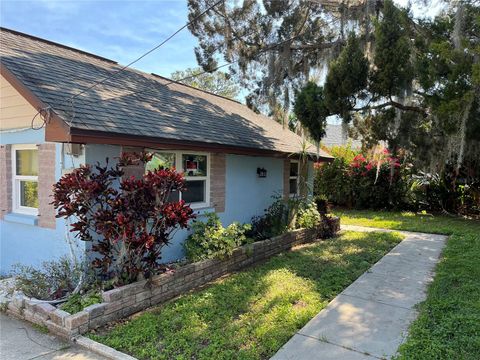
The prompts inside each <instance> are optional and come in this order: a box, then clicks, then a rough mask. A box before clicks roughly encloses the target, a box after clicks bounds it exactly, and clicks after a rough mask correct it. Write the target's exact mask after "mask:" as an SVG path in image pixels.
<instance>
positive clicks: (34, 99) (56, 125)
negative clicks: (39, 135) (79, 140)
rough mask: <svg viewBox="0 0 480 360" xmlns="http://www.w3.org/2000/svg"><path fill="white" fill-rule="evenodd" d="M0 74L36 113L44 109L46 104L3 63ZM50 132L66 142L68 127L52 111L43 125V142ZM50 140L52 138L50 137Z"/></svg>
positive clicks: (0, 66)
mask: <svg viewBox="0 0 480 360" xmlns="http://www.w3.org/2000/svg"><path fill="white" fill-rule="evenodd" d="M0 74H1V75H2V76H3V77H4V78H5V80H7V81H8V83H9V84H10V85H12V87H13V88H14V89H15V90H17V91H18V92H19V94H20V95H21V96H22V97H23V98H24V99H25V100H26V101H27V102H28V103H29V104H30V105H31V106H32V107H33V108H34V109H35V110H37V111H40V110H41V109H45V108H47V107H48V104H46V103H44V102H43V101H42V100H40V98H39V97H38V96H37V95H35V94H34V93H33V92H32V91H31V90H30V89H29V88H28V87H26V86H25V85H24V84H23V83H22V82H21V81H20V80H19V79H18V78H17V77H16V76H15V75H14V74H13V73H12V72H11V71H10V70H9V69H8V68H7V67H6V66H5V65H4V64H3V63H1V62H0ZM52 130H53V131H54V132H55V133H56V134H57V136H60V137H61V138H62V140H63V142H68V126H67V124H66V123H65V121H64V120H63V119H62V118H61V117H60V116H58V115H57V114H56V113H55V112H54V111H53V110H52V111H51V112H50V118H49V122H48V123H46V124H45V140H46V141H57V140H49V139H48V137H49V136H48V134H49V132H50V133H51V132H52ZM50 137H51V138H52V136H50Z"/></svg>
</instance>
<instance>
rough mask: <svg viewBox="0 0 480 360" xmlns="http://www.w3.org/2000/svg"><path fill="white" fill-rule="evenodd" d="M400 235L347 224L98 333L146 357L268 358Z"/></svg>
mask: <svg viewBox="0 0 480 360" xmlns="http://www.w3.org/2000/svg"><path fill="white" fill-rule="evenodd" d="M400 240H401V238H400V236H399V235H398V234H392V233H355V232H347V233H344V234H342V235H341V236H340V237H338V238H335V239H331V240H326V241H322V242H319V243H315V244H310V245H305V246H303V247H301V248H298V249H296V250H294V251H291V252H286V253H282V254H279V255H277V256H275V257H273V258H271V259H270V260H268V261H267V262H265V263H263V264H261V265H258V266H255V267H252V268H250V269H248V270H245V271H243V272H239V273H236V274H233V275H231V276H230V277H227V278H225V279H222V280H219V281H217V282H215V283H213V284H212V285H211V286H209V287H207V288H205V289H203V290H201V291H197V292H192V293H189V294H187V295H184V296H182V297H180V298H178V299H176V300H175V301H172V302H170V303H167V304H164V305H163V306H160V307H157V308H154V309H151V310H150V311H148V312H145V313H143V314H141V315H140V316H138V317H137V318H135V319H133V320H132V321H130V322H129V323H127V324H125V325H121V326H118V327H116V328H114V329H113V330H111V331H110V332H109V333H107V334H105V335H102V336H93V337H94V338H95V339H96V340H98V341H100V342H103V343H105V344H107V345H109V346H112V347H115V348H117V349H119V350H121V351H126V352H128V353H130V354H132V355H134V356H135V357H138V358H140V359H266V358H268V357H270V356H271V355H273V354H274V353H275V352H276V351H277V350H278V349H279V348H280V347H281V346H282V345H283V344H284V343H285V342H286V341H287V340H288V339H289V338H290V337H291V336H292V335H293V334H294V333H295V332H296V331H297V330H298V329H300V328H301V327H302V326H303V325H304V324H305V323H306V322H307V321H308V320H310V319H311V318H312V317H313V316H314V315H316V314H317V313H318V312H319V311H320V310H321V309H322V308H324V307H325V306H326V304H328V302H329V301H330V300H332V299H333V298H334V297H335V296H336V295H337V294H338V293H339V292H341V291H342V290H343V289H344V288H345V287H346V286H348V285H349V284H350V283H351V282H353V281H354V280H355V279H356V278H357V277H358V276H360V275H361V274H362V273H363V272H364V271H366V270H367V269H368V268H369V267H370V266H372V265H373V264H374V263H375V262H376V261H378V260H379V259H380V258H381V257H382V256H383V255H384V254H386V253H387V252H388V251H389V250H390V249H391V248H392V247H393V246H395V244H397V243H398V242H399V241H400Z"/></svg>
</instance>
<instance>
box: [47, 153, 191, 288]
mask: <svg viewBox="0 0 480 360" xmlns="http://www.w3.org/2000/svg"><path fill="white" fill-rule="evenodd" d="M150 159H151V155H150V154H146V153H141V154H122V156H121V157H120V159H119V161H118V162H117V163H116V164H115V165H114V166H110V165H109V163H108V159H107V160H106V165H105V166H100V164H98V163H97V164H96V165H95V166H91V165H82V166H81V167H80V168H77V169H75V170H73V171H72V172H71V173H69V174H66V175H64V176H63V177H62V178H61V179H60V180H59V181H58V182H57V183H56V184H55V185H54V191H53V198H54V201H53V205H54V206H55V208H56V209H57V210H58V213H57V217H64V218H69V219H71V220H72V219H73V220H72V222H71V230H70V231H72V232H75V233H76V236H77V237H79V238H80V239H81V240H84V241H89V242H91V244H92V246H91V247H89V248H90V251H91V252H92V254H91V258H92V264H93V266H94V267H95V268H96V269H97V273H98V274H99V275H100V277H102V278H104V279H105V278H106V279H113V280H114V281H115V282H116V283H117V284H118V285H121V284H125V283H130V282H133V281H135V280H138V278H139V277H145V278H148V277H150V276H151V275H152V273H154V272H156V271H157V270H158V269H159V268H160V264H159V260H160V255H161V250H162V247H163V246H164V245H166V244H168V242H169V240H170V239H171V237H172V235H173V232H174V231H175V230H176V229H178V228H186V227H187V226H188V221H189V220H190V219H193V218H194V217H195V215H194V214H193V211H192V209H191V208H190V206H188V205H186V204H185V202H184V201H172V200H170V199H171V196H170V195H171V193H172V192H173V191H183V190H185V180H184V178H183V175H182V174H180V173H177V172H176V171H175V169H162V168H160V169H157V170H154V171H148V172H147V173H146V174H145V175H143V176H142V177H141V178H138V179H137V178H135V177H133V176H132V177H130V178H125V177H124V175H125V172H124V168H125V167H126V166H132V165H133V166H138V165H139V164H140V163H142V164H145V163H146V162H148V161H149V160H150Z"/></svg>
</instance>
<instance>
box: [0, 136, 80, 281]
mask: <svg viewBox="0 0 480 360" xmlns="http://www.w3.org/2000/svg"><path fill="white" fill-rule="evenodd" d="M44 138H45V133H44V131H43V129H41V130H32V129H28V130H17V131H5V132H0V143H1V144H2V145H3V144H41V143H44ZM63 160H64V159H63V157H62V145H61V144H56V165H55V178H56V179H59V178H60V176H61V173H62V163H63ZM1 191H5V189H1ZM6 218H7V219H9V220H0V273H2V274H6V273H8V272H10V271H11V267H12V265H13V264H16V263H22V264H25V265H31V266H34V267H38V266H39V265H40V264H41V263H42V262H43V261H46V260H52V259H56V258H59V257H60V256H62V255H70V254H71V253H72V252H73V253H76V254H77V255H78V254H81V253H83V250H82V249H83V246H84V244H83V243H81V242H79V241H75V239H70V236H69V235H70V234H69V233H68V231H67V228H66V226H65V221H64V220H63V219H57V221H56V223H57V226H56V229H48V228H42V227H39V226H35V225H28V224H24V223H21V222H19V220H25V221H26V222H31V220H32V219H31V218H32V217H29V216H24V217H16V216H7V217H6Z"/></svg>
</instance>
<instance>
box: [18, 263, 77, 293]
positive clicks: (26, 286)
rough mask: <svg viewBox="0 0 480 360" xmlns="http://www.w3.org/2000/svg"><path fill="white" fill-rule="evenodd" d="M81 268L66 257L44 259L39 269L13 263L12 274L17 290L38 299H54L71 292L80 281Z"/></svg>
mask: <svg viewBox="0 0 480 360" xmlns="http://www.w3.org/2000/svg"><path fill="white" fill-rule="evenodd" d="M81 274H82V268H81V266H79V265H75V264H74V263H73V262H72V261H71V260H70V259H68V258H67V257H61V258H60V259H58V260H51V261H45V262H43V263H42V265H41V267H40V268H39V269H36V268H34V267H32V266H26V265H22V264H15V265H14V266H13V270H12V274H11V275H12V276H14V277H15V282H16V285H15V286H16V288H17V290H20V291H22V292H23V293H24V294H25V295H27V296H29V297H33V298H36V299H39V300H55V299H60V298H63V297H65V296H66V295H67V294H69V293H71V292H72V291H73V290H74V289H75V288H76V286H77V285H78V283H79V281H80V277H81Z"/></svg>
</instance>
